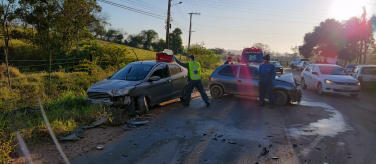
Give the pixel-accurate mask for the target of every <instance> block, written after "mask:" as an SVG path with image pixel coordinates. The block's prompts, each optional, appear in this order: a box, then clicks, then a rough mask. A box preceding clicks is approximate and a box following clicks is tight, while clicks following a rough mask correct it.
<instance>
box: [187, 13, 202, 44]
mask: <svg viewBox="0 0 376 164" xmlns="http://www.w3.org/2000/svg"><path fill="white" fill-rule="evenodd" d="M188 14H189V15H191V19H190V21H189V38H188V50H189V48H190V47H191V33H192V14H196V15H200V13H188Z"/></svg>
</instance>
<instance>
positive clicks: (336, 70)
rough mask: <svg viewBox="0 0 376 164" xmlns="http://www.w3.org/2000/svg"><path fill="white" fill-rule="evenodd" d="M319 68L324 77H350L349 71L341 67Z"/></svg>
mask: <svg viewBox="0 0 376 164" xmlns="http://www.w3.org/2000/svg"><path fill="white" fill-rule="evenodd" d="M319 68H320V72H321V74H324V75H348V74H347V71H346V70H345V69H343V68H342V67H339V66H319Z"/></svg>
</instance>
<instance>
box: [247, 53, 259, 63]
mask: <svg viewBox="0 0 376 164" xmlns="http://www.w3.org/2000/svg"><path fill="white" fill-rule="evenodd" d="M262 57H263V54H243V60H244V61H245V62H262Z"/></svg>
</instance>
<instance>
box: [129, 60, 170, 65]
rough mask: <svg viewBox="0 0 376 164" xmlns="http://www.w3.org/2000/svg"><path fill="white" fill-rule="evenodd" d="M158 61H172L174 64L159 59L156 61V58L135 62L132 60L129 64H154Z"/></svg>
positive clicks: (158, 62)
mask: <svg viewBox="0 0 376 164" xmlns="http://www.w3.org/2000/svg"><path fill="white" fill-rule="evenodd" d="M160 63H166V64H171V63H174V64H176V62H161V61H156V60H146V61H136V62H132V63H130V64H146V65H156V64H160Z"/></svg>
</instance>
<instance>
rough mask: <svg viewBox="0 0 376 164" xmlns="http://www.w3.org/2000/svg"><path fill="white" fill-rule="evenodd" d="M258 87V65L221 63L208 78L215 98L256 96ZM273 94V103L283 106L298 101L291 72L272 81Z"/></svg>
mask: <svg viewBox="0 0 376 164" xmlns="http://www.w3.org/2000/svg"><path fill="white" fill-rule="evenodd" d="M258 87H259V68H258V66H252V65H243V64H234V65H222V66H220V67H218V68H217V69H216V70H215V71H214V72H213V73H212V74H211V75H210V78H209V88H210V95H211V96H212V97H213V98H215V99H220V98H222V96H223V94H230V95H243V96H250V97H258V96H259V88H258ZM273 96H274V102H275V105H277V106H283V105H285V104H287V103H288V102H299V101H300V99H301V97H302V93H301V91H300V90H299V89H298V88H297V84H296V81H295V80H294V78H293V77H292V74H286V75H283V76H281V77H279V78H277V79H276V80H274V81H273Z"/></svg>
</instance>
